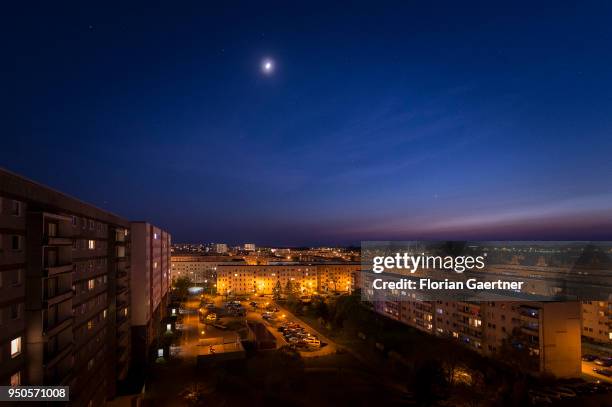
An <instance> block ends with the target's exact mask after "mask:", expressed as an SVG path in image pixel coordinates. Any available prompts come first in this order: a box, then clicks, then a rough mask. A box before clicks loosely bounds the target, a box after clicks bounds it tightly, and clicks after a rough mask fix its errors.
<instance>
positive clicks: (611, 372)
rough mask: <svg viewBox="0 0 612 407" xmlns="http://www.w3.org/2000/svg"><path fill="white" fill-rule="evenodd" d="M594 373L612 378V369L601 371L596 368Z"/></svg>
mask: <svg viewBox="0 0 612 407" xmlns="http://www.w3.org/2000/svg"><path fill="white" fill-rule="evenodd" d="M593 371H594V372H595V373H597V374H600V375H602V376H606V377H612V369H600V368H597V367H594V368H593Z"/></svg>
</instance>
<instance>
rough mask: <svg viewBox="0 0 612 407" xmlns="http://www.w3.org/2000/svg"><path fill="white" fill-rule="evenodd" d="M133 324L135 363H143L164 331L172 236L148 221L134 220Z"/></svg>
mask: <svg viewBox="0 0 612 407" xmlns="http://www.w3.org/2000/svg"><path fill="white" fill-rule="evenodd" d="M131 233H132V247H131V276H130V284H131V285H132V287H139V289H138V290H133V292H132V297H131V306H132V314H131V326H132V342H133V349H134V351H133V365H135V366H143V365H144V364H145V362H146V361H147V360H148V357H149V354H150V353H151V349H152V348H151V347H152V346H153V345H154V344H155V341H156V339H157V338H158V337H159V335H160V333H161V321H162V319H163V318H165V317H166V316H167V315H166V310H167V306H168V291H169V289H170V285H171V279H170V278H171V269H170V259H171V254H170V250H171V236H170V234H169V233H168V232H166V231H164V230H162V229H160V228H158V227H157V226H154V225H151V224H149V223H147V222H132V223H131Z"/></svg>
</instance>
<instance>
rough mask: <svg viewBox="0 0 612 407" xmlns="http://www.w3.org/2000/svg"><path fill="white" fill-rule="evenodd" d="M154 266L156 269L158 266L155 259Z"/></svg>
mask: <svg viewBox="0 0 612 407" xmlns="http://www.w3.org/2000/svg"><path fill="white" fill-rule="evenodd" d="M153 268H154V269H156V268H157V262H156V261H154V262H153Z"/></svg>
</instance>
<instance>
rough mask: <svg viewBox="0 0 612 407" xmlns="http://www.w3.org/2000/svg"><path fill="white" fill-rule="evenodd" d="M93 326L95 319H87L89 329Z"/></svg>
mask: <svg viewBox="0 0 612 407" xmlns="http://www.w3.org/2000/svg"><path fill="white" fill-rule="evenodd" d="M91 328H93V320H91V319H90V320H89V321H87V329H91Z"/></svg>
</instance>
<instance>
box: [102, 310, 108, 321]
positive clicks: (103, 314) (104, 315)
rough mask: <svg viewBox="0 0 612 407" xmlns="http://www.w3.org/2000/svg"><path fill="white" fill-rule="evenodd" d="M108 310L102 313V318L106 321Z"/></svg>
mask: <svg viewBox="0 0 612 407" xmlns="http://www.w3.org/2000/svg"><path fill="white" fill-rule="evenodd" d="M106 314H107V310H104V311H102V317H103V318H104V319H106Z"/></svg>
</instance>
